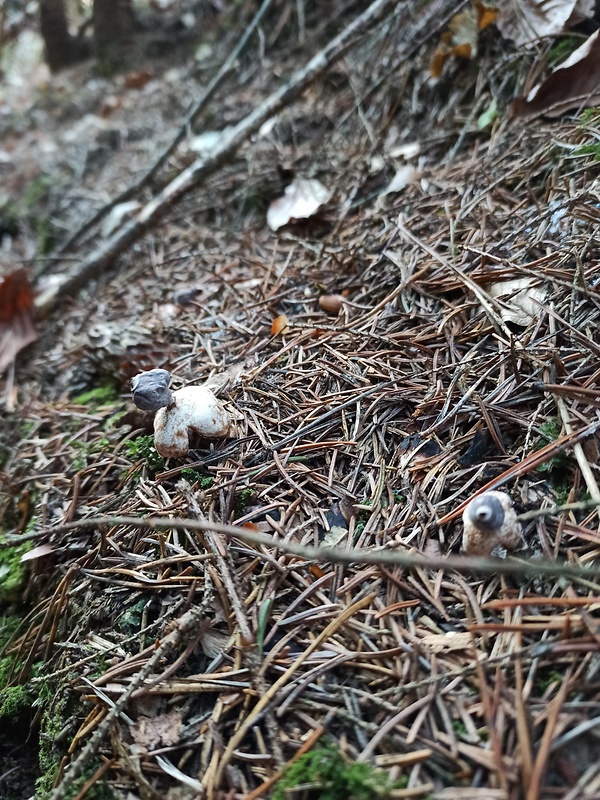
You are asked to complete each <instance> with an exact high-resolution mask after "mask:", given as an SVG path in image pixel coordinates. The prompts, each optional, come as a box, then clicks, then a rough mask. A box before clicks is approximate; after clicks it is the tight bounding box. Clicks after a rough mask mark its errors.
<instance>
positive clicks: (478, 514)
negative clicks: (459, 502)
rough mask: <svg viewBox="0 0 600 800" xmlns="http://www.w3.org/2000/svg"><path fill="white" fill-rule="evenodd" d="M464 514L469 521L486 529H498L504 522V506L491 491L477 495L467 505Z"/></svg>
mask: <svg viewBox="0 0 600 800" xmlns="http://www.w3.org/2000/svg"><path fill="white" fill-rule="evenodd" d="M464 516H465V518H466V519H468V521H469V522H472V523H473V524H474V525H477V527H478V528H483V530H486V531H493V530H498V528H500V527H501V526H502V525H503V524H504V518H505V516H506V514H505V513H504V506H503V505H502V503H501V502H500V500H499V499H498V498H497V497H495V496H494V495H493V494H492V493H491V492H485V493H484V494H480V495H479V496H478V497H475V498H474V499H473V500H471V502H470V503H469V505H468V506H467V507H466V509H465V512H464Z"/></svg>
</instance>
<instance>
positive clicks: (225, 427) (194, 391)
mask: <svg viewBox="0 0 600 800" xmlns="http://www.w3.org/2000/svg"><path fill="white" fill-rule="evenodd" d="M230 427H231V418H230V416H229V414H228V413H227V411H226V410H225V408H224V407H223V404H222V403H221V402H220V401H219V400H217V398H216V397H215V395H214V394H213V393H212V392H211V391H210V389H206V388H205V387H203V386H186V387H185V388H184V389H179V391H177V392H173V400H172V403H171V405H169V406H167V407H166V408H160V409H159V410H158V411H157V412H156V416H155V417H154V446H155V447H156V449H157V451H158V452H159V453H160V455H161V456H163V458H184V457H185V456H187V454H188V453H189V451H190V441H189V434H190V433H197V434H199V435H200V436H202V437H204V438H205V439H222V438H224V437H225V436H228V435H229V429H230Z"/></svg>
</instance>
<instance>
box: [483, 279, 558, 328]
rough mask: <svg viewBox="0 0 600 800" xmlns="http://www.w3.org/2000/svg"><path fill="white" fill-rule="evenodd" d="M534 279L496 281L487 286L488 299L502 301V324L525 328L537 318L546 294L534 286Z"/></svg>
mask: <svg viewBox="0 0 600 800" xmlns="http://www.w3.org/2000/svg"><path fill="white" fill-rule="evenodd" d="M535 283H536V279H535V278H532V277H530V276H525V277H523V278H511V279H509V280H506V281H497V282H496V283H492V284H491V286H488V290H487V291H488V294H489V295H490V297H494V298H498V300H501V301H502V307H501V308H500V317H501V318H502V320H503V321H504V322H512V323H514V324H515V325H522V326H523V327H526V326H527V325H529V323H530V322H531V321H532V320H533V319H535V318H536V317H538V316H539V313H540V306H541V304H542V303H543V302H544V299H545V297H546V292H545V290H544V289H542V288H541V287H540V286H536V285H535Z"/></svg>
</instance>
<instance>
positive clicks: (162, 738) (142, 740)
mask: <svg viewBox="0 0 600 800" xmlns="http://www.w3.org/2000/svg"><path fill="white" fill-rule="evenodd" d="M181 727H182V720H181V714H180V713H179V711H177V710H175V709H174V710H173V711H169V712H168V713H167V714H160V715H159V716H157V717H139V719H137V720H136V722H135V723H134V725H133V726H132V728H131V735H132V736H133V739H134V741H135V743H136V744H138V745H140V746H141V747H143V748H145V749H146V750H153V749H155V748H156V747H161V746H162V747H172V746H173V745H176V744H177V743H178V742H179V735H180V733H181Z"/></svg>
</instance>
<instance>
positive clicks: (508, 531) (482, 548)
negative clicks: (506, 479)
mask: <svg viewBox="0 0 600 800" xmlns="http://www.w3.org/2000/svg"><path fill="white" fill-rule="evenodd" d="M463 524H464V531H463V540H462V544H463V550H464V551H465V553H468V554H470V555H490V554H491V553H492V551H493V550H495V549H496V548H498V547H500V548H505V549H506V550H514V549H515V548H516V547H518V546H519V544H520V543H521V524H520V522H519V520H518V518H517V513H516V511H515V509H514V507H513V502H512V500H511V498H510V496H509V495H508V494H506V492H495V491H491V492H484V493H483V494H480V495H479V496H478V497H475V498H473V500H472V501H471V502H470V503H469V505H468V506H467V507H466V508H465V510H464V511H463Z"/></svg>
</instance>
